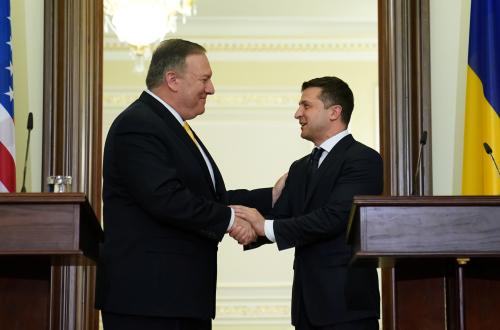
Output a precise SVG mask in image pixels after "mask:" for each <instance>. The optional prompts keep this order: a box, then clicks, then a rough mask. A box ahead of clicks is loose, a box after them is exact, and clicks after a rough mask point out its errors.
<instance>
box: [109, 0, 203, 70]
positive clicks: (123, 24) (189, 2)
mask: <svg viewBox="0 0 500 330" xmlns="http://www.w3.org/2000/svg"><path fill="white" fill-rule="evenodd" d="M195 14H196V8H195V6H194V0H104V29H105V32H108V31H109V30H111V31H113V32H114V33H115V34H116V36H117V37H118V39H119V40H120V41H121V42H125V43H127V44H128V45H129V46H130V48H131V51H132V54H133V56H134V57H135V58H136V65H135V69H136V71H143V70H144V59H145V58H149V57H150V56H151V45H152V44H156V43H158V42H160V41H161V40H163V39H164V37H165V35H166V34H167V33H175V32H176V30H177V18H178V17H181V18H182V22H183V23H185V22H186V17H188V16H192V15H195Z"/></svg>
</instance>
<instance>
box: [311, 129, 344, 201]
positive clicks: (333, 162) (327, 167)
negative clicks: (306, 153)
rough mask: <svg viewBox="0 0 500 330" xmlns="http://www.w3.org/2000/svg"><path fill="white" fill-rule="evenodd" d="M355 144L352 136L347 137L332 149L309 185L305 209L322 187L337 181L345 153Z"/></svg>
mask: <svg viewBox="0 0 500 330" xmlns="http://www.w3.org/2000/svg"><path fill="white" fill-rule="evenodd" d="M353 142H354V138H353V137H352V135H347V136H346V137H344V138H343V139H342V140H340V141H339V142H338V143H337V144H336V145H335V146H334V147H333V148H332V150H330V152H329V153H328V155H327V156H326V158H325V159H324V160H323V162H322V163H321V165H320V167H319V168H318V170H317V172H316V173H315V174H314V176H313V178H312V180H311V182H309V183H308V185H309V188H308V189H307V191H306V196H305V200H304V208H305V207H306V206H307V205H308V204H309V202H310V201H311V198H312V196H313V195H314V193H315V192H316V191H318V190H322V189H321V187H322V186H324V185H329V184H330V183H331V182H332V180H336V178H337V176H338V175H339V171H340V168H341V166H342V163H343V162H344V156H345V152H346V150H347V148H349V146H350V145H351V144H352V143H353ZM304 177H305V175H304ZM304 180H305V179H304ZM304 187H305V185H304Z"/></svg>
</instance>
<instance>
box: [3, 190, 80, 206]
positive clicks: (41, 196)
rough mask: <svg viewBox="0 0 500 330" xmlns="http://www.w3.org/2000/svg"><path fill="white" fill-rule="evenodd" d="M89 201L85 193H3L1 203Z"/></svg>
mask: <svg viewBox="0 0 500 330" xmlns="http://www.w3.org/2000/svg"><path fill="white" fill-rule="evenodd" d="M86 201H87V198H86V197H85V194H84V193H81V192H72V193H47V192H44V193H35V192H32V193H2V194H0V203H14V204H22V203H41V204H44V203H84V202H86Z"/></svg>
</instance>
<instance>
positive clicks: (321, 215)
mask: <svg viewBox="0 0 500 330" xmlns="http://www.w3.org/2000/svg"><path fill="white" fill-rule="evenodd" d="M326 193H328V194H329V195H328V196H327V197H326V202H325V203H324V204H323V205H322V206H321V207H319V208H317V209H314V210H313V211H311V212H309V213H306V214H304V215H300V216H295V217H288V218H284V219H278V220H275V221H274V234H275V237H276V243H277V246H278V249H279V250H283V249H288V248H291V247H298V246H303V245H307V244H310V243H313V242H316V241H319V240H322V239H329V238H333V237H337V236H339V235H344V234H345V232H346V229H347V222H348V218H349V212H350V209H351V205H352V200H353V197H354V196H355V195H378V194H380V193H382V160H381V158H380V155H379V154H378V153H376V152H365V153H363V154H361V155H356V156H347V158H346V160H345V162H344V165H343V168H342V170H341V174H340V175H339V177H338V179H337V182H335V183H334V184H333V186H332V188H331V191H330V192H326Z"/></svg>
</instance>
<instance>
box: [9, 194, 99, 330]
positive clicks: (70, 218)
mask: <svg viewBox="0 0 500 330" xmlns="http://www.w3.org/2000/svg"><path fill="white" fill-rule="evenodd" d="M101 240H102V230H101V227H100V225H99V223H98V221H97V218H96V216H95V214H94V212H93V210H92V208H91V207H90V205H89V203H88V201H87V200H86V198H85V195H84V194H83V193H60V194H55V193H23V194H0V329H9V330H17V329H23V330H30V329H36V330H40V329H42V330H45V329H47V330H49V329H50V330H56V329H61V330H63V329H64V330H66V329H65V328H67V327H68V326H67V325H68V324H73V323H75V321H68V320H78V319H80V318H81V316H78V315H75V313H77V310H79V309H77V308H73V307H75V306H62V304H65V302H64V299H61V297H64V296H67V294H68V293H64V292H63V290H64V288H60V287H57V283H58V281H57V279H54V278H53V274H57V272H54V269H56V268H57V267H60V266H61V265H75V266H79V265H89V264H92V263H93V261H92V260H95V259H96V258H97V256H98V249H99V242H100V241H101ZM82 303H84V304H90V305H93V301H83V302H82ZM61 311H64V312H63V313H61ZM62 325H64V327H63V326H62Z"/></svg>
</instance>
